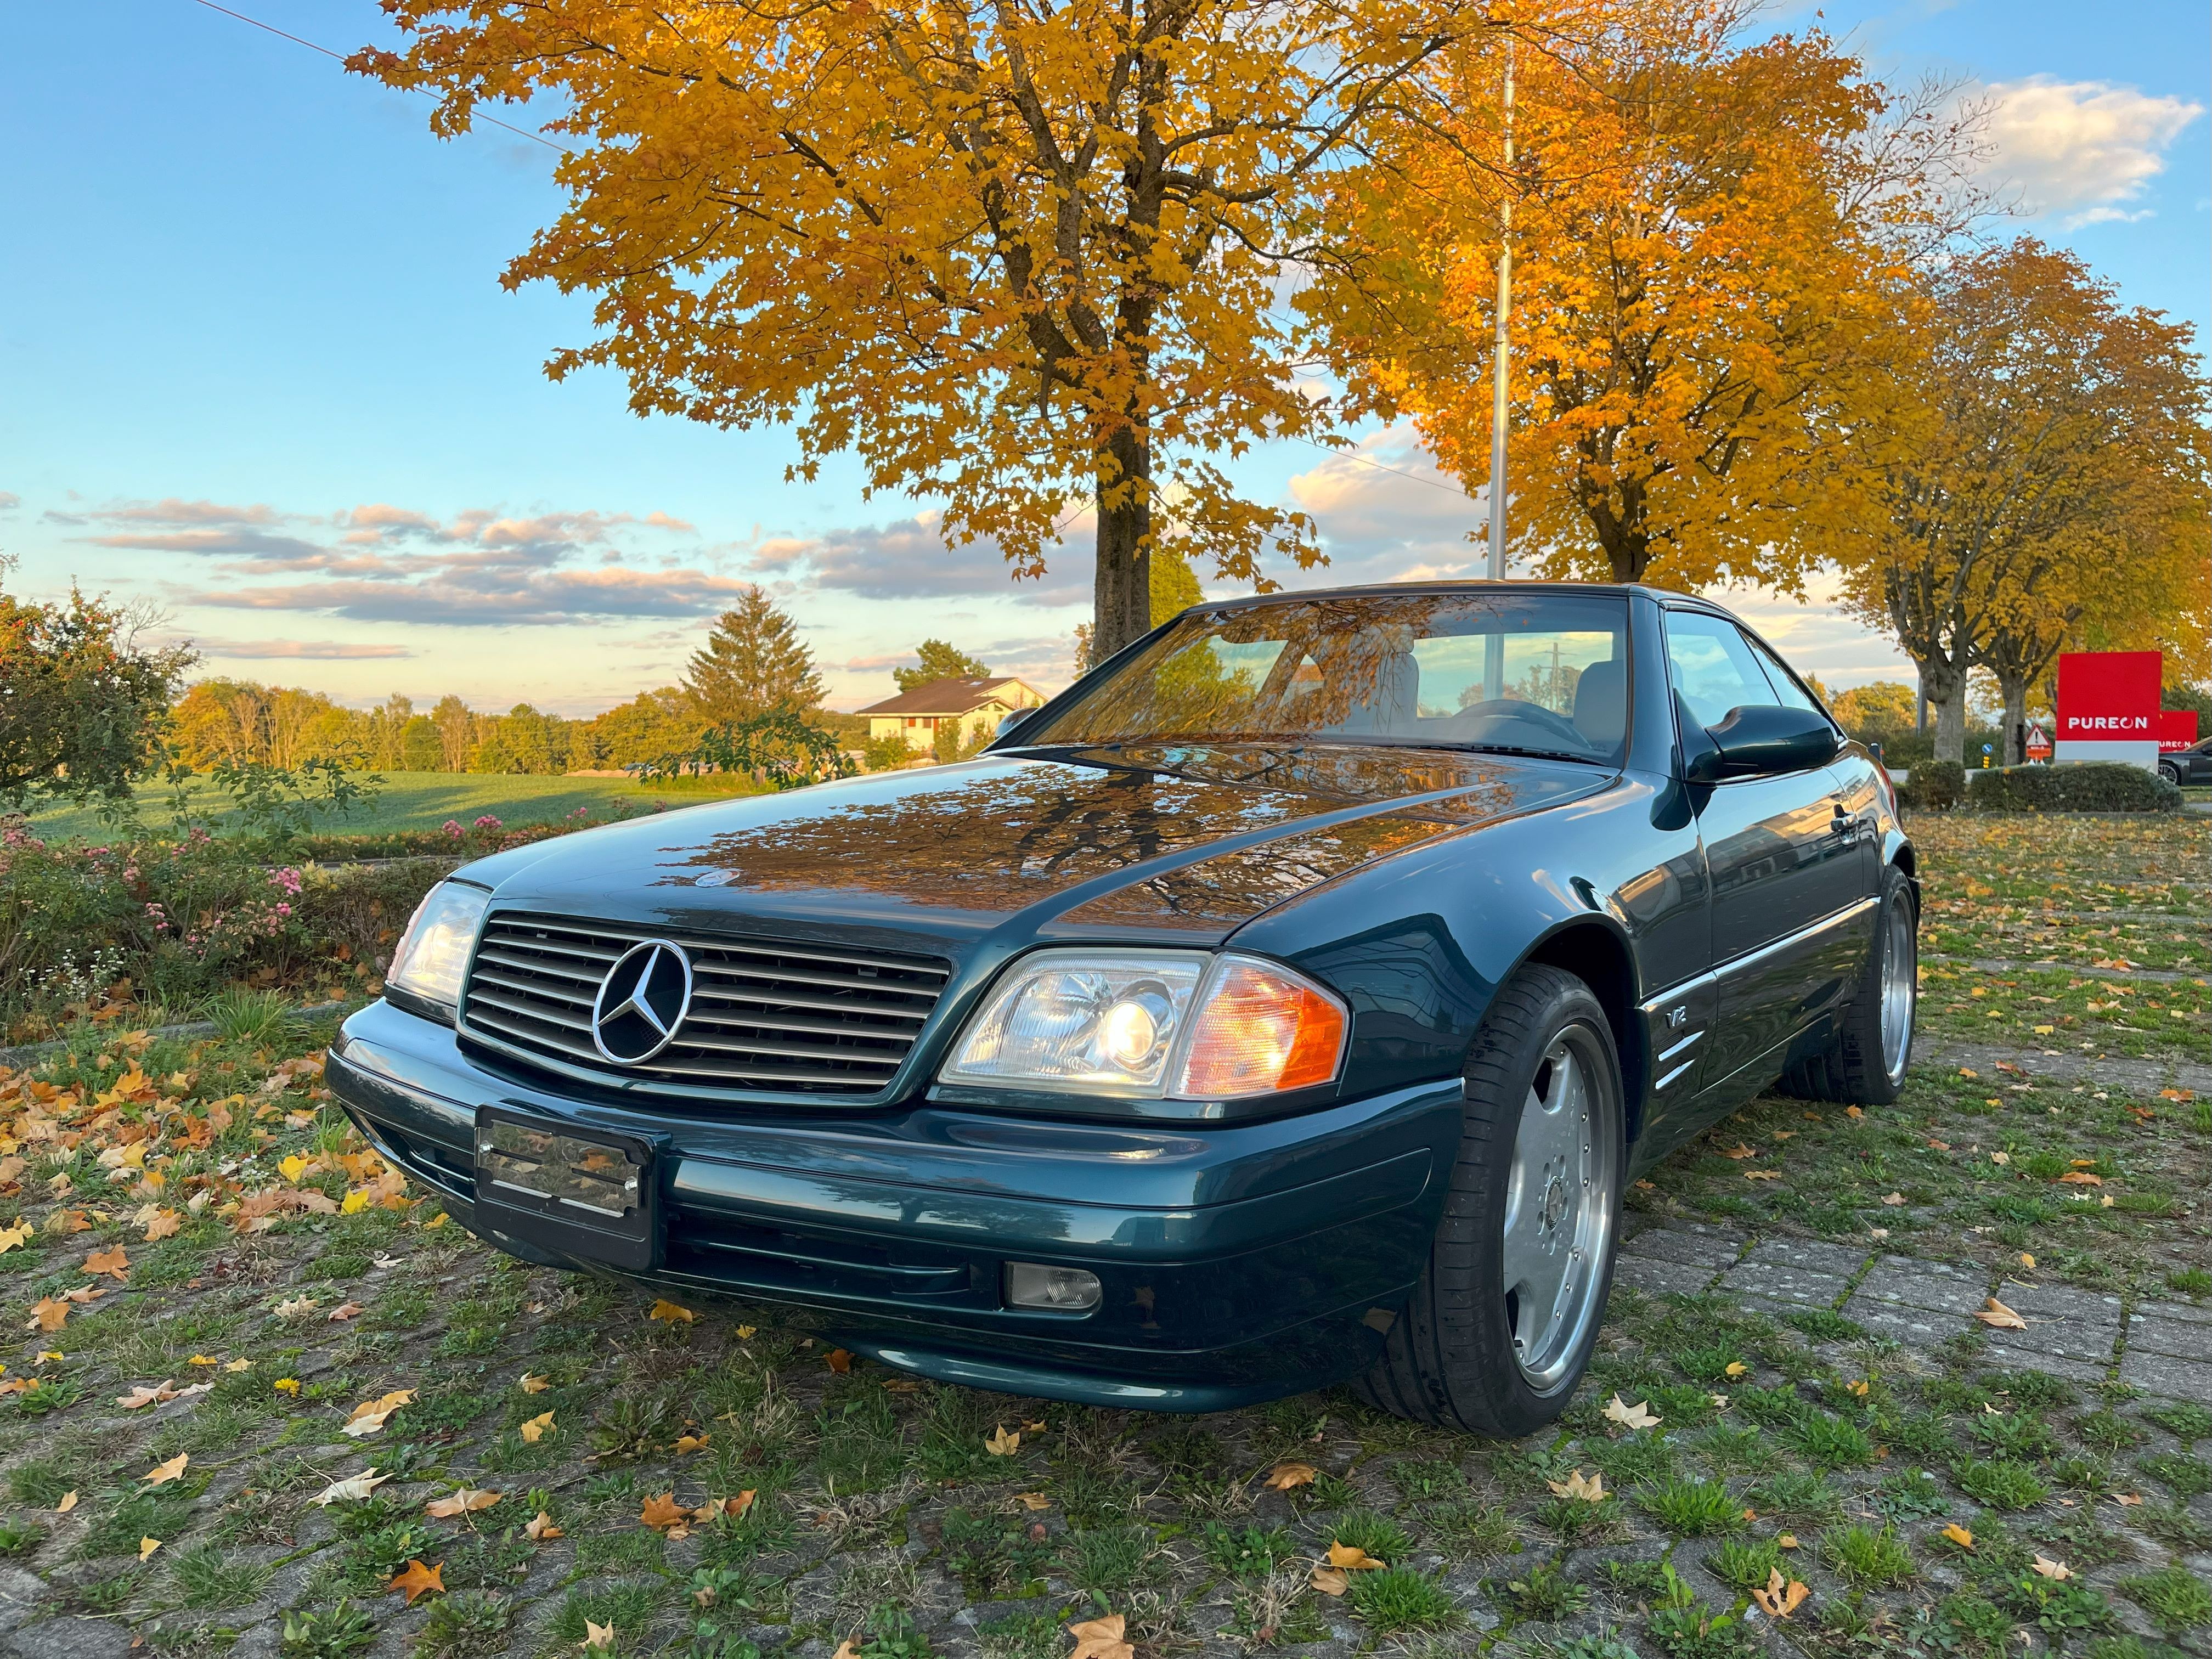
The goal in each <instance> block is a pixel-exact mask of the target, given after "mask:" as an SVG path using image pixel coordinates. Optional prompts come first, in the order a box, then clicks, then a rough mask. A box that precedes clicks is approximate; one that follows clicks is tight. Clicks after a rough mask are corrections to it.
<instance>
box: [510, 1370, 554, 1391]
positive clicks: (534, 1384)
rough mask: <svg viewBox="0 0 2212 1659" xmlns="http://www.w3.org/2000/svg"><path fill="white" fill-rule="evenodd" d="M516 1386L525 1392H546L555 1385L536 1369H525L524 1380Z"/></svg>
mask: <svg viewBox="0 0 2212 1659" xmlns="http://www.w3.org/2000/svg"><path fill="white" fill-rule="evenodd" d="M516 1386H517V1387H518V1388H520V1389H521V1390H522V1391H523V1393H525V1394H544V1392H545V1390H546V1389H550V1388H551V1387H552V1386H553V1385H552V1384H551V1383H549V1382H547V1381H546V1380H545V1379H544V1377H542V1376H538V1374H537V1373H536V1372H534V1371H525V1372H523V1374H522V1380H521V1381H520V1383H517V1384H516Z"/></svg>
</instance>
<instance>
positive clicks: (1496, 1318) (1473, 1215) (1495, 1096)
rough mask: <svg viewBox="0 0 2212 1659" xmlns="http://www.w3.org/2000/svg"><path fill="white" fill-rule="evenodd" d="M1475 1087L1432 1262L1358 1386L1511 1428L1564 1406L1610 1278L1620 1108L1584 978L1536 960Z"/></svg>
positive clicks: (1504, 1007)
mask: <svg viewBox="0 0 2212 1659" xmlns="http://www.w3.org/2000/svg"><path fill="white" fill-rule="evenodd" d="M1465 1096H1466V1106H1465V1108H1464V1113H1463V1118H1462V1123H1463V1127H1462V1131H1461V1135H1460V1146H1459V1155H1458V1157H1457V1158H1455V1160H1454V1163H1453V1165H1452V1169H1451V1171H1450V1190H1449V1195H1448V1196H1447V1198H1446V1200H1445V1203H1444V1213H1443V1221H1442V1223H1441V1224H1440V1225H1438V1227H1437V1236H1436V1239H1435V1242H1434V1243H1432V1244H1431V1246H1430V1250H1429V1260H1428V1264H1427V1266H1426V1267H1425V1269H1424V1270H1423V1272H1422V1274H1421V1279H1420V1282H1419V1284H1418V1285H1415V1287H1414V1290H1413V1300H1412V1303H1411V1304H1410V1305H1409V1306H1408V1307H1407V1310H1406V1311H1405V1313H1404V1314H1402V1315H1401V1316H1400V1317H1399V1318H1398V1319H1397V1320H1396V1321H1395V1322H1394V1323H1393V1324H1392V1326H1391V1328H1390V1332H1389V1337H1388V1339H1387V1340H1386V1345H1385V1346H1384V1349H1383V1357H1382V1358H1380V1359H1378V1360H1376V1363H1375V1364H1374V1365H1373V1366H1372V1367H1371V1368H1370V1370H1368V1372H1367V1374H1366V1375H1365V1376H1364V1377H1362V1378H1361V1379H1360V1381H1359V1383H1358V1389H1359V1392H1360V1393H1361V1395H1363V1396H1364V1398H1366V1399H1367V1400H1368V1401H1370V1402H1372V1403H1373V1404H1375V1405H1376V1406H1379V1407H1383V1409H1384V1410H1385V1411H1389V1412H1393V1413H1396V1414H1397V1415H1399V1416H1401V1417H1407V1418H1411V1419H1414V1420H1415V1421H1417V1422H1422V1423H1433V1424H1436V1425H1438V1426H1440V1427H1444V1428H1459V1429H1468V1430H1472V1431H1474V1432H1475V1433H1477V1434H1486V1435H1491V1436H1494V1437H1498V1438H1500V1439H1512V1438H1516V1437H1519V1436H1522V1435H1524V1434H1528V1433H1530V1432H1532V1431H1534V1430H1536V1429H1540V1428H1541V1427H1542V1426H1543V1425H1545V1424H1547V1423H1549V1422H1550V1421H1552V1420H1553V1419H1554V1418H1556V1417H1558V1416H1559V1413H1561V1412H1562V1411H1564V1410H1565V1408H1566V1405H1567V1401H1569V1400H1570V1399H1571V1398H1572V1397H1573V1395H1574V1391H1575V1385H1576V1384H1577V1383H1579V1382H1580V1381H1581V1380H1582V1375H1583V1370H1585V1369H1586V1368H1587V1367H1588V1365H1589V1357H1590V1352H1591V1350H1592V1349H1593V1348H1595V1346H1596V1343H1597V1334H1598V1327H1599V1324H1600V1322H1601V1320H1602V1318H1603V1316H1604V1313H1605V1303H1606V1297H1607V1293H1608V1292H1609V1291H1611V1289H1612V1285H1613V1247H1614V1243H1615V1242H1616V1239H1617V1237H1618V1236H1619V1232H1620V1186H1621V1175H1622V1170H1623V1167H1624V1164H1625V1162H1626V1146H1625V1144H1624V1139H1623V1136H1624V1132H1625V1131H1624V1125H1625V1121H1626V1115H1625V1113H1624V1111H1623V1109H1622V1088H1621V1078H1620V1055H1619V1053H1618V1051H1617V1050H1616V1048H1615V1047H1614V1044H1613V1030H1612V1028H1611V1026H1610V1025H1609V1024H1607V1021H1606V1017H1605V1010H1604V1008H1603V1007H1602V1006H1600V1005H1599V1002H1598V1000H1597V998H1596V997H1595V996H1594V995H1592V994H1591V993H1590V989H1589V987H1588V986H1587V985H1585V984H1584V983H1583V981H1581V980H1579V979H1577V978H1576V977H1575V976H1574V975H1571V974H1569V973H1565V972H1564V971H1562V970H1561V969H1557V968H1552V967H1547V966H1543V965H1541V964H1532V965H1530V966H1528V967H1525V968H1523V969H1521V971H1520V972H1518V973H1516V975H1514V976H1513V977H1512V978H1511V979H1510V980H1509V981H1506V983H1505V984H1504V986H1502V987H1500V988H1499V990H1498V995H1497V997H1496V999H1495V1000H1494V1001H1493V1002H1492V1005H1491V1008H1490V1012H1489V1013H1488V1015H1487V1016H1486V1017H1485V1018H1484V1020H1483V1024H1482V1029H1481V1030H1480V1032H1479V1033H1478V1034H1477V1036H1476V1037H1475V1040H1474V1047H1473V1048H1472V1049H1471V1050H1470V1051H1469V1053H1468V1065H1467V1073H1466V1086H1465Z"/></svg>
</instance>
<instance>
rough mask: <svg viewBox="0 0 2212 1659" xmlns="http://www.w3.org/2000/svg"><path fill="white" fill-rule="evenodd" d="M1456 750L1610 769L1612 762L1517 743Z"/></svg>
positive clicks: (1468, 745)
mask: <svg viewBox="0 0 2212 1659" xmlns="http://www.w3.org/2000/svg"><path fill="white" fill-rule="evenodd" d="M1452 747H1453V748H1455V749H1472V750H1476V751H1478V752H1479V753H1481V754H1485V755H1525V756H1527V757H1528V758H1529V759H1530V760H1563V761H1578V762H1580V763H1582V764H1583V765H1584V766H1604V767H1610V766H1611V765H1612V764H1613V763H1612V762H1611V761H1607V760H1601V759H1599V758H1598V757H1596V756H1595V755H1577V754H1576V753H1575V752H1574V751H1573V750H1571V749H1529V748H1526V747H1523V746H1522V744H1515V743H1458V744H1453V745H1452Z"/></svg>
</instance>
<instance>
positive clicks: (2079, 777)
mask: <svg viewBox="0 0 2212 1659" xmlns="http://www.w3.org/2000/svg"><path fill="white" fill-rule="evenodd" d="M1913 776H1914V781H1915V782H1917V781H1919V775H1918V774H1917V772H1916V773H1915V774H1914V775H1913ZM1966 804H1967V805H1969V806H1971V807H1972V808H1973V809H1974V810H1975V811H1978V812H2176V811H2180V810H2181V791H2180V790H2179V788H2178V787H2175V786H2174V785H2172V784H2171V783H2168V782H2167V781H2166V780H2165V779H2164V778H2162V777H2160V776H2159V775H2157V774H2156V773H2154V772H2150V771H2147V770H2145V769H2143V768H2142V767H2140V766H2127V765H2124V764H2122V763H2119V762H2117V761H2086V762H2081V763H2075V764H2069V765H2066V766H2008V767H2003V768H2002V769H1995V770H1990V771H1986V772H1969V773H1967V774H1966Z"/></svg>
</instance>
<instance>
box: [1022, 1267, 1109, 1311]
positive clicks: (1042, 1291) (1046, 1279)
mask: <svg viewBox="0 0 2212 1659" xmlns="http://www.w3.org/2000/svg"><path fill="white" fill-rule="evenodd" d="M1006 1305H1007V1306H1008V1307H1010V1308H1048V1309H1050V1310H1052V1311H1054V1313H1088V1312H1089V1311H1090V1310H1091V1309H1093V1308H1095V1307H1097V1305H1098V1275H1097V1273H1085V1272H1084V1271H1083V1269H1082V1268H1080V1267H1046V1266H1045V1265H1044V1264H1043V1263H1042V1262H1040V1261H1009V1262H1008V1263H1006Z"/></svg>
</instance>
